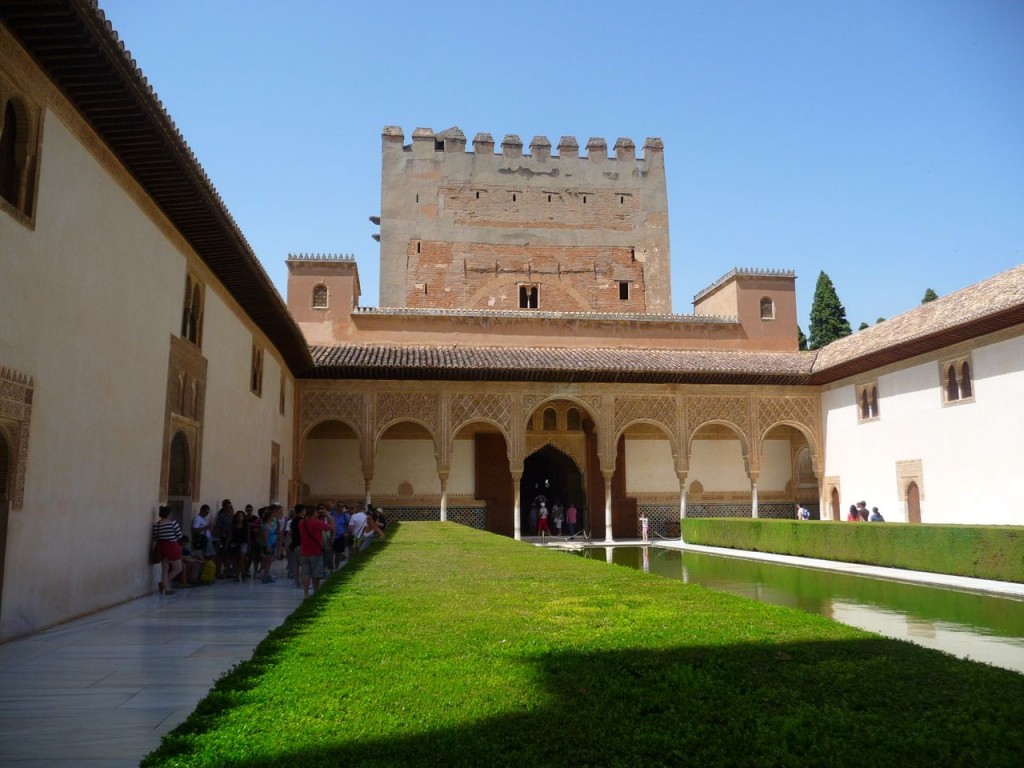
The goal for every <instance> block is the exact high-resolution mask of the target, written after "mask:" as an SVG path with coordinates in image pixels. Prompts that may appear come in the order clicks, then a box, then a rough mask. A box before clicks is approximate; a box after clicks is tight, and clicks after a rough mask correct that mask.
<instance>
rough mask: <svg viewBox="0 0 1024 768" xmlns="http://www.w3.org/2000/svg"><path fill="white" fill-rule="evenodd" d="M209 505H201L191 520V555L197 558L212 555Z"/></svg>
mask: <svg viewBox="0 0 1024 768" xmlns="http://www.w3.org/2000/svg"><path fill="white" fill-rule="evenodd" d="M210 522H211V521H210V505H209V504H203V505H202V506H201V507H200V508H199V511H198V512H196V515H195V517H193V518H192V536H191V539H190V542H191V544H192V554H194V555H196V556H197V557H209V556H210V555H211V554H213V550H212V545H211V541H212V540H211V539H210Z"/></svg>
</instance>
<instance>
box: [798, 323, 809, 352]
mask: <svg viewBox="0 0 1024 768" xmlns="http://www.w3.org/2000/svg"><path fill="white" fill-rule="evenodd" d="M796 343H797V349H799V350H800V351H801V352H806V351H807V337H806V336H804V329H803V328H801V327H800V326H799V325H798V326H797V327H796Z"/></svg>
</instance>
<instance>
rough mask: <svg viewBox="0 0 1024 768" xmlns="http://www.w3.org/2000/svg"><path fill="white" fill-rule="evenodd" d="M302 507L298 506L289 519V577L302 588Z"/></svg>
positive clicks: (293, 509)
mask: <svg viewBox="0 0 1024 768" xmlns="http://www.w3.org/2000/svg"><path fill="white" fill-rule="evenodd" d="M302 509H303V508H302V505H301V504H296V505H295V507H294V508H292V511H291V514H290V515H289V517H288V577H289V578H291V579H294V580H295V586H296V587H301V586H302V577H301V576H302V575H301V572H300V565H301V564H300V562H299V558H300V554H299V544H300V543H301V541H302V539H301V537H300V536H299V523H301V522H302Z"/></svg>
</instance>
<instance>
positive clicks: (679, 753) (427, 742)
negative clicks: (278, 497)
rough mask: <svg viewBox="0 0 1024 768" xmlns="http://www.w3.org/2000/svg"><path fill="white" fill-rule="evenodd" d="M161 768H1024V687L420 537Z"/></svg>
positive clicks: (598, 570)
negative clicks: (684, 767) (680, 767)
mask: <svg viewBox="0 0 1024 768" xmlns="http://www.w3.org/2000/svg"><path fill="white" fill-rule="evenodd" d="M374 546H375V547H376V549H375V551H372V552H371V553H370V555H369V556H363V557H362V558H361V559H357V560H355V561H354V562H353V564H352V565H351V566H350V567H348V568H346V569H345V570H344V571H342V572H340V573H338V574H336V575H335V576H334V577H332V578H331V580H330V581H329V582H328V584H327V585H326V586H325V587H324V588H323V589H322V590H321V591H320V592H319V593H317V594H316V595H314V596H312V597H311V598H310V599H309V600H307V601H306V602H305V603H304V604H303V605H302V606H301V607H300V608H299V609H298V610H297V611H296V612H295V613H294V614H293V615H292V617H291V618H290V619H289V620H288V621H287V622H286V623H285V624H284V625H283V626H282V627H281V628H279V629H278V630H275V631H274V632H272V633H271V634H270V635H269V636H268V637H267V639H266V640H265V641H264V642H263V643H262V644H261V645H260V646H259V648H257V650H256V653H255V655H254V657H253V659H252V660H251V661H250V662H246V663H244V664H241V665H239V666H238V667H236V668H235V670H234V671H233V672H231V673H230V674H228V675H227V676H226V677H224V678H223V679H222V680H220V681H219V682H218V684H217V686H216V687H215V688H214V690H213V691H212V692H211V693H210V695H209V696H208V697H207V698H206V699H205V700H204V701H203V702H202V703H200V705H199V707H198V708H197V709H196V711H195V712H194V713H193V714H192V716H191V717H190V718H189V719H188V720H187V721H186V722H185V723H183V724H182V725H181V726H180V727H179V728H178V729H177V730H175V731H174V732H173V733H171V734H169V735H168V736H167V737H166V738H165V739H164V742H163V744H162V746H161V747H160V749H159V750H157V751H156V752H154V753H153V754H152V755H150V756H148V757H147V758H146V760H145V761H144V762H143V765H144V766H218V768H225V767H230V766H267V767H268V768H269V766H291V765H294V766H303V767H305V768H313V767H315V766H360V767H361V768H365V767H366V766H510V767H512V766H515V767H517V768H521V767H523V766H623V767H625V766H630V767H633V766H635V767H636V768H640V767H641V766H644V767H646V766H662V765H690V764H692V765H700V766H737V765H793V766H799V765H835V766H846V765H849V766H856V767H857V768H868V767H870V766H904V765H907V766H915V765H920V766H928V768H937V767H942V768H945V767H946V766H955V765H978V766H1014V768H1019V767H1020V766H1022V765H1024V675H1018V674H1016V673H1013V672H1009V671H1005V670H1001V669H996V668H994V667H987V666H983V665H980V664H975V663H972V662H967V661H960V660H958V659H955V658H953V657H951V656H947V655H945V654H942V653H939V652H937V651H931V650H928V649H925V648H921V647H918V646H915V645H912V644H910V643H905V642H901V641H898V640H889V639H885V638H881V637H878V636H875V635H871V634H869V633H866V632H862V631H860V630H857V629H853V628H851V627H846V626H844V625H841V624H838V623H834V622H831V621H829V620H827V619H825V618H823V617H819V616H811V615H807V614H804V613H801V612H799V611H796V610H790V609H787V608H781V607H777V606H771V605H767V604H763V603H756V602H752V601H748V600H745V599H743V598H739V597H734V596H732V595H726V594H720V593H714V592H710V591H707V590H705V589H703V588H701V587H698V586H692V585H686V584H683V583H681V582H678V581H674V580H669V579H662V578H659V577H657V576H651V575H647V574H644V573H641V572H638V571H633V570H630V569H626V568H620V567H616V566H610V565H608V564H606V563H602V562H599V561H593V560H586V559H582V558H577V557H571V556H569V555H567V554H565V553H561V552H554V551H548V550H541V549H538V548H536V547H533V546H530V545H526V544H522V543H519V542H514V541H512V540H510V539H507V538H503V537H499V536H494V535H490V534H486V533H481V532H479V531H475V530H472V529H469V528H465V527H463V526H460V525H456V524H453V523H404V524H402V525H401V526H400V527H398V528H397V529H396V530H395V531H394V532H393V535H390V536H389V537H388V539H387V540H386V541H385V542H383V543H380V542H378V543H376V544H375V545H374Z"/></svg>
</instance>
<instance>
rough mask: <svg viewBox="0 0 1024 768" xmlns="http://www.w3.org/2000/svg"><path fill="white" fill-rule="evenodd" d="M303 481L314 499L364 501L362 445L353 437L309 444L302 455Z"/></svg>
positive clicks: (307, 442)
mask: <svg viewBox="0 0 1024 768" xmlns="http://www.w3.org/2000/svg"><path fill="white" fill-rule="evenodd" d="M302 480H303V482H305V483H306V484H307V485H308V486H309V492H310V493H311V494H313V495H314V496H337V497H338V498H344V499H346V500H352V501H355V500H362V499H363V497H364V495H365V493H366V491H365V488H364V487H363V465H362V461H361V460H360V458H359V441H358V440H357V439H356V438H354V437H353V438H348V439H343V440H307V441H306V443H305V445H304V446H303V452H302Z"/></svg>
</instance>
